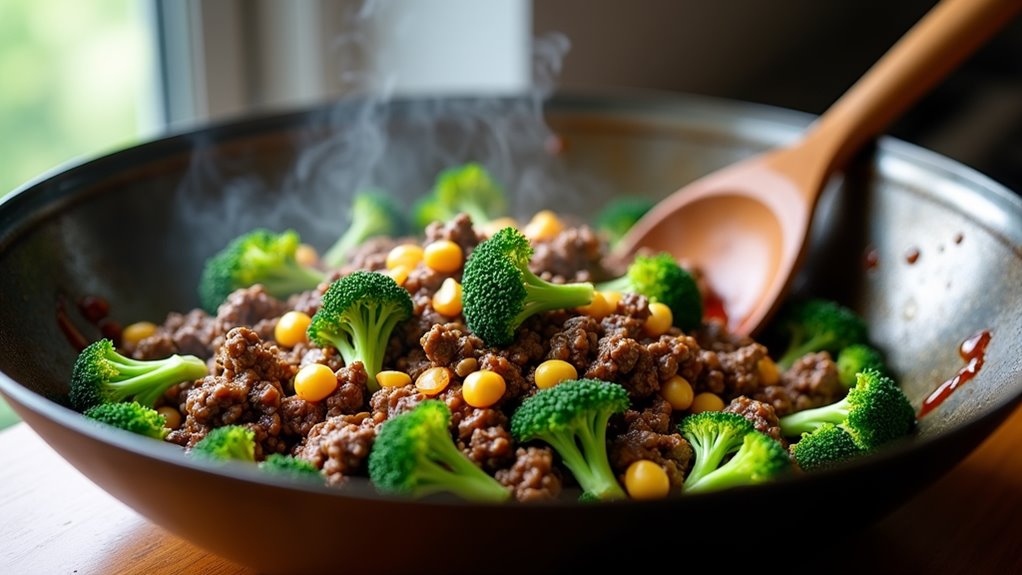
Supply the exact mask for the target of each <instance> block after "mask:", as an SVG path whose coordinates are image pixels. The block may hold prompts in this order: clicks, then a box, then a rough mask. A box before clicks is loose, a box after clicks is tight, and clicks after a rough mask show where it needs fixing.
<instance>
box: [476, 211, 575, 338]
mask: <svg viewBox="0 0 1022 575" xmlns="http://www.w3.org/2000/svg"><path fill="white" fill-rule="evenodd" d="M532 253H533V252H532V246H530V245H529V240H528V239H526V238H525V236H524V235H522V233H521V232H519V231H518V230H516V229H514V228H504V229H502V230H500V231H499V232H497V233H496V234H494V235H493V237H491V238H490V239H488V240H486V241H484V242H482V243H481V244H479V245H478V246H476V248H475V250H473V251H472V255H471V256H469V258H468V261H467V262H465V272H464V274H463V276H462V301H463V307H464V309H463V313H464V314H465V320H466V322H467V323H468V327H469V329H471V330H472V331H473V332H475V334H476V335H478V336H479V337H480V338H482V339H483V341H485V342H486V343H487V345H508V344H510V343H511V342H512V341H514V337H515V330H516V329H517V328H518V326H519V325H521V323H522V322H523V321H525V320H526V318H528V317H529V316H531V315H534V314H537V313H539V312H543V311H549V310H555V309H564V308H572V307H578V306H583V305H587V304H589V303H590V302H591V301H592V300H593V291H594V290H593V284H591V283H576V284H554V283H550V282H548V281H545V280H543V279H541V278H539V277H538V276H536V274H534V273H532V271H530V270H529V260H530V259H531V258H532Z"/></svg>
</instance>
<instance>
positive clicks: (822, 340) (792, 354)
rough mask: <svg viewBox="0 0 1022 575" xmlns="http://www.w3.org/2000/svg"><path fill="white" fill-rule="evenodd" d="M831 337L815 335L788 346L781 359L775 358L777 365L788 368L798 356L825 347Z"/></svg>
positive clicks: (829, 342)
mask: <svg viewBox="0 0 1022 575" xmlns="http://www.w3.org/2000/svg"><path fill="white" fill-rule="evenodd" d="M832 339H833V338H830V337H825V336H816V337H813V338H811V339H809V340H808V341H804V342H802V343H801V344H798V345H793V346H791V347H789V348H788V351H786V352H784V355H783V356H781V359H779V360H777V365H779V366H780V367H781V368H782V369H788V368H789V367H791V366H792V365H793V364H794V363H795V362H796V361H797V360H798V359H799V358H801V357H802V356H804V355H806V354H807V353H812V352H814V351H817V350H822V349H826V348H827V346H829V345H830V344H831V340H832Z"/></svg>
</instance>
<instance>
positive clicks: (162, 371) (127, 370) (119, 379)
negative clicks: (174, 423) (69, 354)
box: [69, 339, 209, 411]
mask: <svg viewBox="0 0 1022 575" xmlns="http://www.w3.org/2000/svg"><path fill="white" fill-rule="evenodd" d="M208 373H209V371H208V369H207V368H206V362H204V361H202V360H201V359H199V358H197V357H195V356H194V355H172V356H170V357H168V358H165V359H154V360H140V359H132V358H130V357H125V356H123V355H121V354H120V353H118V352H117V350H116V349H114V344H113V342H112V341H110V340H109V339H101V340H99V341H96V342H94V343H92V344H90V345H89V346H88V347H86V348H85V349H83V350H82V352H81V353H80V354H78V359H76V360H75V365H74V368H73V369H72V371H71V390H70V394H69V399H70V401H71V406H72V407H74V408H75V409H77V410H78V411H85V410H86V409H88V408H90V407H93V406H95V405H99V404H101V403H119V402H122V401H137V402H139V403H141V404H142V405H144V406H146V407H152V406H153V404H155V403H156V400H157V399H159V398H160V397H161V396H162V395H163V392H165V391H167V389H169V388H170V387H171V386H174V385H177V384H179V383H183V382H186V381H193V380H196V379H199V378H201V377H206V375H207V374H208Z"/></svg>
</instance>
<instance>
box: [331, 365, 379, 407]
mask: <svg viewBox="0 0 1022 575" xmlns="http://www.w3.org/2000/svg"><path fill="white" fill-rule="evenodd" d="M336 375H337V389H335V390H334V391H333V393H331V394H330V395H328V396H326V399H325V400H324V403H326V414H327V417H335V416H338V415H351V414H354V413H358V412H361V411H365V398H366V395H367V392H368V388H367V383H368V382H369V374H368V373H366V370H365V366H363V365H362V362H361V361H356V362H355V363H353V364H351V365H350V366H348V367H342V368H341V369H339V370H337V372H336Z"/></svg>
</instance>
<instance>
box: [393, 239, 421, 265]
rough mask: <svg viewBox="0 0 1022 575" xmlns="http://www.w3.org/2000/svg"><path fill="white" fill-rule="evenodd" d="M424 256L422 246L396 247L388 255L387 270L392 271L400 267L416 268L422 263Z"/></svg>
mask: <svg viewBox="0 0 1022 575" xmlns="http://www.w3.org/2000/svg"><path fill="white" fill-rule="evenodd" d="M422 254H423V250H422V246H417V245H415V244H401V245H399V246H396V247H395V248H394V249H392V250H390V253H388V254H387V269H389V270H392V269H394V268H396V267H398V266H406V267H408V268H414V267H415V266H417V265H419V262H421V261H422Z"/></svg>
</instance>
